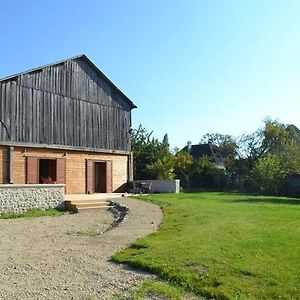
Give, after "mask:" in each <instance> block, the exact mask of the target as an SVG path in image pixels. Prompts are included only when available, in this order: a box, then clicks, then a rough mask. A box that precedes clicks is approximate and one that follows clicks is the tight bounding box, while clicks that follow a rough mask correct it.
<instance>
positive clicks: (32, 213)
mask: <svg viewBox="0 0 300 300" xmlns="http://www.w3.org/2000/svg"><path fill="white" fill-rule="evenodd" d="M63 214H64V213H63V212H61V211H58V210H57V209H54V208H50V209H46V210H43V209H40V208H35V209H31V210H27V211H24V212H21V213H14V212H3V213H0V219H17V218H36V217H45V216H61V215H63Z"/></svg>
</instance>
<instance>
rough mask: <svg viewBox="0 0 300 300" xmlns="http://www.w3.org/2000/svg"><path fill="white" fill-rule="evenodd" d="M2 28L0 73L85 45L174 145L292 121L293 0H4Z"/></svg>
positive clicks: (298, 51) (299, 39)
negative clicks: (266, 121)
mask: <svg viewBox="0 0 300 300" xmlns="http://www.w3.org/2000/svg"><path fill="white" fill-rule="evenodd" d="M0 28H1V40H0V54H1V55H0V78H1V77H4V76H7V75H10V74H14V73H17V72H21V71H25V70H27V69H30V68H33V67H38V66H40V65H44V64H48V63H52V62H56V61H58V60H62V59H66V58H68V57H71V56H75V55H78V54H81V53H84V54H86V55H87V56H88V57H89V58H90V59H91V60H92V61H93V62H94V63H95V64H96V65H97V66H98V67H99V68H100V69H101V70H102V71H103V72H104V73H105V74H106V75H107V76H108V77H109V78H110V79H111V80H112V81H113V82H114V83H115V84H116V85H117V86H118V87H119V88H120V89H121V90H122V91H123V92H124V93H125V94H126V95H128V97H129V98H131V100H132V101H133V102H134V103H135V104H136V105H137V106H138V109H136V110H134V111H133V125H134V127H135V128H136V127H137V126H138V124H140V123H141V124H143V126H144V127H146V128H147V129H148V130H154V136H156V137H158V138H159V139H162V137H163V135H164V133H168V134H169V139H170V142H171V145H172V146H173V147H175V146H177V147H179V148H181V147H183V146H185V144H186V142H187V141H188V140H191V141H192V142H193V143H198V142H199V141H200V139H201V136H202V135H203V134H205V133H206V132H219V133H224V134H225V133H226V134H232V135H240V134H242V133H250V132H252V131H254V130H255V129H257V128H258V127H259V126H260V125H261V124H262V123H261V122H262V120H263V119H264V118H265V117H266V116H270V117H271V118H273V119H278V120H279V121H281V122H284V123H288V124H294V125H296V126H297V127H300V1H298V0H295V1H292V0H285V1H281V0H280V1H279V0H270V1H267V0H249V1H240V0H235V1H233V0H228V1H225V0H219V1H216V0H194V1H192V0H184V1H183V0H180V1H179V0H178V1H176V0H172V1H168V0H148V1H146V0H145V1H143V0H135V1H134V0H105V1H104V0H94V1H89V0H84V1H83V0H82V1H78V0H77V1H76V0H75V1H74V0H73V1H69V0H48V1H36V0H27V1H24V0H14V1H2V2H1V10H0Z"/></svg>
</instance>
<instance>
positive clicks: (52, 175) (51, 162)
mask: <svg viewBox="0 0 300 300" xmlns="http://www.w3.org/2000/svg"><path fill="white" fill-rule="evenodd" d="M56 181H57V178H56V159H39V183H56Z"/></svg>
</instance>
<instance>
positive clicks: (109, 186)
mask: <svg viewBox="0 0 300 300" xmlns="http://www.w3.org/2000/svg"><path fill="white" fill-rule="evenodd" d="M106 193H112V163H111V161H109V160H108V161H106Z"/></svg>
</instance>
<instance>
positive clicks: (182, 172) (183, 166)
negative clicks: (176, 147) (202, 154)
mask: <svg viewBox="0 0 300 300" xmlns="http://www.w3.org/2000/svg"><path fill="white" fill-rule="evenodd" d="M174 171H175V174H176V175H177V176H178V178H180V179H181V184H182V185H183V186H184V187H186V188H189V186H190V179H191V177H192V176H193V175H194V173H195V172H196V169H195V167H194V159H193V157H192V156H191V155H190V154H189V153H187V152H185V151H179V152H177V153H176V154H175V157H174Z"/></svg>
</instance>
